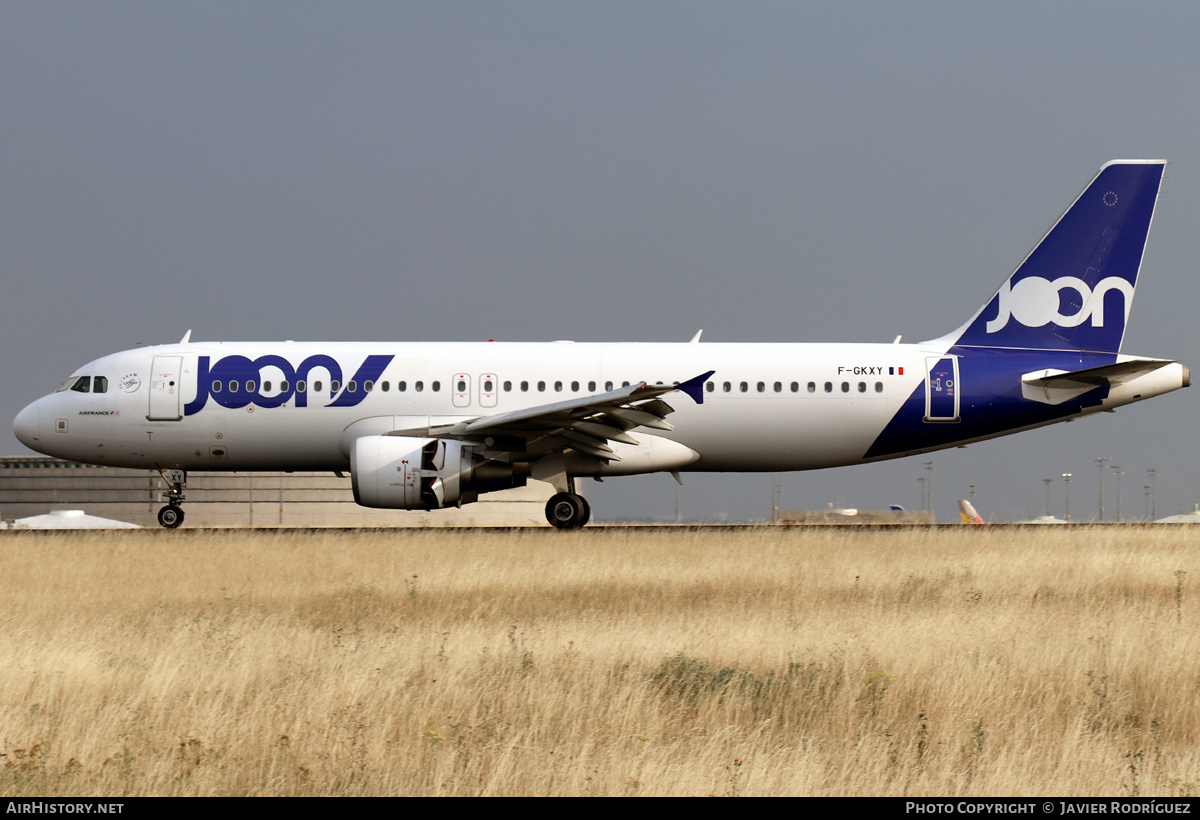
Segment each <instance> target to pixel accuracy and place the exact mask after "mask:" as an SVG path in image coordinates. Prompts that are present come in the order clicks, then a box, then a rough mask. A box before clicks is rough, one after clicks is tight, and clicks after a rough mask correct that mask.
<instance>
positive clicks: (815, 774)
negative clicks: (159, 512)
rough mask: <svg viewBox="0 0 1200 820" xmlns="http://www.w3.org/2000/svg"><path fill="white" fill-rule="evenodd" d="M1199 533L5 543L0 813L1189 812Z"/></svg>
mask: <svg viewBox="0 0 1200 820" xmlns="http://www.w3.org/2000/svg"><path fill="white" fill-rule="evenodd" d="M1064 530H1065V531H1064ZM1198 538H1200V533H1197V532H1196V531H1195V530H1192V529H1190V528H1186V527H1181V528H1149V527H1146V528H1136V527H1125V528H1115V527H1114V528H1107V529H1102V528H1098V529H1067V528H1052V527H1046V528H1027V529H1000V528H977V529H976V528H961V529H938V530H920V529H903V530H902V529H892V530H878V531H876V530H857V531H847V530H824V529H796V530H784V529H771V528H756V529H743V530H709V531H705V530H680V529H671V528H663V529H661V530H626V529H619V528H613V529H603V528H597V529H591V530H587V531H584V532H580V533H560V532H555V531H551V530H549V529H533V530H525V531H512V532H496V531H445V530H442V531H423V532H411V531H400V530H395V531H364V532H353V533H345V532H321V531H315V532H309V531H295V532H286V531H285V532H279V533H254V532H247V531H217V532H203V531H193V532H189V531H175V532H166V531H145V532H132V533H111V534H93V533H87V534H84V533H79V534H41V533H5V534H4V535H3V537H0V568H2V571H0V627H2V628H3V635H4V640H3V642H2V643H0V754H2V756H0V795H2V796H5V797H8V796H28V795H43V796H55V795H62V796H66V795H97V796H109V795H111V796H126V795H585V794H602V795H778V794H789V795H791V794H798V795H946V796H957V795H1113V796H1120V795H1142V796H1150V795H1192V794H1196V793H1197V792H1200V744H1198V743H1197V740H1200V635H1198V633H1200V631H1198V630H1197V624H1198V623H1200V585H1198V584H1200V562H1198V561H1197V540H1198Z"/></svg>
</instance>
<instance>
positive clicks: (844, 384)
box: [842, 382, 850, 393]
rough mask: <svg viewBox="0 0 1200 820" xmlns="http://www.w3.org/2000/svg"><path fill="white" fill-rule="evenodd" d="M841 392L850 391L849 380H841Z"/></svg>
mask: <svg viewBox="0 0 1200 820" xmlns="http://www.w3.org/2000/svg"><path fill="white" fill-rule="evenodd" d="M842 392H843V393H849V392H850V382H842Z"/></svg>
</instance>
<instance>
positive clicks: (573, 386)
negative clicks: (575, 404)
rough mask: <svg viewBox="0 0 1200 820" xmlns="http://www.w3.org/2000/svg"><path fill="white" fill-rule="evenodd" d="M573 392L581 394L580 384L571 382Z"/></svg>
mask: <svg viewBox="0 0 1200 820" xmlns="http://www.w3.org/2000/svg"><path fill="white" fill-rule="evenodd" d="M571 392H572V393H578V392H579V382H571Z"/></svg>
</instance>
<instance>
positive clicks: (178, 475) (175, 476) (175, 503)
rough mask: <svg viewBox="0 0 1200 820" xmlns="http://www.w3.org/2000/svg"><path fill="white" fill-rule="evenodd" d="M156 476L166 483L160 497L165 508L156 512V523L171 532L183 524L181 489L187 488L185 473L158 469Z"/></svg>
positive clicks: (182, 496)
mask: <svg viewBox="0 0 1200 820" xmlns="http://www.w3.org/2000/svg"><path fill="white" fill-rule="evenodd" d="M158 474H159V475H161V476H162V479H163V481H165V482H167V491H166V492H165V493H163V495H162V500H163V501H165V502H167V506H165V507H163V508H162V509H160V510H159V511H158V523H159V524H161V525H162V526H164V527H166V528H167V529H169V530H173V529H175V528H176V527H178V526H179V525H180V524H182V523H183V507H182V504H183V499H184V495H183V488H184V487H186V486H187V472H186V471H185V470H163V469H160V470H159V471H158Z"/></svg>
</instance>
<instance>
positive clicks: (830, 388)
mask: <svg viewBox="0 0 1200 820" xmlns="http://www.w3.org/2000/svg"><path fill="white" fill-rule="evenodd" d="M825 392H826V393H832V392H833V382H825Z"/></svg>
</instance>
